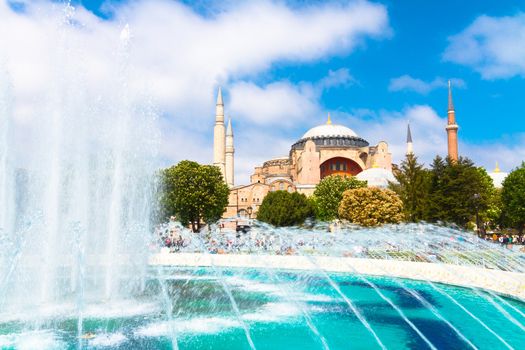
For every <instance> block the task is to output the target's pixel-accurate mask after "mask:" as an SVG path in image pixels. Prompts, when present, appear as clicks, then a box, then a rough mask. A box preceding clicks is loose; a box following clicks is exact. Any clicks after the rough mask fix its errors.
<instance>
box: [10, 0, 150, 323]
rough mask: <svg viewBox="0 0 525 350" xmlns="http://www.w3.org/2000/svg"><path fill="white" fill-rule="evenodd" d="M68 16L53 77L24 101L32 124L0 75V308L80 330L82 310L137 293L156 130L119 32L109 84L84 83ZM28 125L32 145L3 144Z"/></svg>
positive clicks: (82, 52) (85, 67) (69, 11)
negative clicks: (64, 307)
mask: <svg viewBox="0 0 525 350" xmlns="http://www.w3.org/2000/svg"><path fill="white" fill-rule="evenodd" d="M75 16H76V15H75V11H74V9H73V8H72V7H71V6H70V5H68V6H67V7H66V9H65V14H61V16H58V17H57V19H56V21H55V22H56V27H55V32H56V33H55V34H56V36H57V46H56V47H54V48H53V52H52V54H51V56H52V57H53V60H51V61H52V63H51V64H52V67H51V68H50V69H49V71H50V74H51V75H52V79H51V81H50V82H49V86H48V88H47V89H46V90H45V91H43V92H42V93H41V95H35V96H34V97H33V103H34V104H35V106H36V108H34V109H33V110H32V112H31V115H28V116H27V118H28V119H29V120H30V123H27V124H26V125H23V126H20V125H17V123H16V120H15V118H14V117H13V116H12V115H11V113H9V110H10V107H9V106H10V103H11V102H10V101H11V99H10V97H9V95H10V87H9V84H8V83H7V82H8V80H7V78H5V75H6V74H4V71H3V70H2V69H1V68H0V126H1V128H0V225H1V227H0V236H1V237H4V236H5V237H6V239H2V240H0V263H1V264H0V304H1V305H6V306H7V307H9V308H10V309H11V310H22V309H28V310H31V309H33V308H34V307H39V306H44V307H48V306H49V305H54V304H60V303H64V302H65V303H67V302H70V303H73V304H75V303H76V305H77V310H78V315H79V319H80V321H79V322H80V323H79V324H78V328H79V330H81V329H82V321H81V319H82V312H83V311H82V310H83V308H84V305H85V304H87V303H97V302H101V301H102V300H107V299H113V300H114V299H118V298H128V297H130V296H132V295H133V294H134V293H135V291H138V290H139V288H140V285H141V283H142V282H141V281H139V279H140V278H141V276H142V278H143V277H144V271H145V270H146V268H145V266H146V265H147V255H148V251H147V245H146V244H145V242H146V241H147V240H148V237H149V232H150V228H151V224H150V219H151V208H152V203H153V201H154V200H153V196H154V192H153V186H152V183H153V178H154V174H155V170H156V168H157V166H158V163H157V145H158V137H159V135H160V133H159V132H158V130H157V123H156V114H155V112H154V110H153V109H152V108H151V103H150V101H149V99H148V98H147V97H146V95H145V94H144V93H143V92H142V91H139V90H136V89H133V88H132V87H131V85H132V84H130V80H131V79H133V78H134V77H133V76H132V73H133V70H132V66H131V65H130V63H129V62H130V61H129V57H128V56H129V50H130V47H129V42H130V34H129V33H130V31H129V28H128V27H125V28H124V30H123V31H122V34H121V37H120V38H118V36H117V37H115V38H114V39H112V40H110V41H111V42H114V44H115V45H114V47H116V48H118V49H117V50H116V51H118V54H116V55H113V56H109V57H108V58H107V62H104V63H105V64H107V66H108V67H107V69H108V72H111V75H110V76H108V77H107V80H103V81H95V82H94V81H93V80H92V78H91V77H90V71H89V69H90V65H89V62H87V60H88V59H89V55H86V49H87V48H86V47H84V46H83V43H82V42H79V41H77V40H75V38H76V37H77V36H76V34H78V33H76V32H78V31H82V30H84V28H83V27H82V26H79V25H78V20H77V19H75ZM0 63H1V62H0ZM130 72H131V73H130ZM15 88H16V87H15ZM27 125H30V126H31V127H30V132H33V133H34V136H33V135H32V136H33V137H27V140H28V141H27V142H23V143H22V142H19V143H17V144H13V142H11V141H10V140H9V138H10V137H11V135H13V133H14V132H15V133H19V134H22V133H24V132H26V129H25V128H27ZM15 160H16V163H15ZM9 222H10V223H12V224H10V225H8V224H7V223H9ZM8 226H11V228H10V229H6V227H8ZM5 262H7V263H5ZM137 271H142V273H141V274H138V273H137ZM142 285H143V283H142ZM2 311H5V310H2Z"/></svg>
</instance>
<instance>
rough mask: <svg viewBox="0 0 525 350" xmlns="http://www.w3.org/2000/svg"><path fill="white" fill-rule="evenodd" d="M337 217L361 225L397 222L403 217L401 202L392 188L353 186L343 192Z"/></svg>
mask: <svg viewBox="0 0 525 350" xmlns="http://www.w3.org/2000/svg"><path fill="white" fill-rule="evenodd" d="M339 217H340V218H341V219H346V220H348V221H350V222H352V223H354V224H358V225H361V226H378V225H382V224H397V223H399V222H401V220H402V219H403V202H402V201H401V199H400V198H399V196H398V195H397V194H396V193H395V192H394V191H392V190H388V189H380V188H376V187H371V188H355V189H351V190H348V191H346V192H345V193H344V194H343V200H342V201H341V204H340V206H339Z"/></svg>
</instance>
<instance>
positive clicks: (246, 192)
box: [223, 183, 270, 219]
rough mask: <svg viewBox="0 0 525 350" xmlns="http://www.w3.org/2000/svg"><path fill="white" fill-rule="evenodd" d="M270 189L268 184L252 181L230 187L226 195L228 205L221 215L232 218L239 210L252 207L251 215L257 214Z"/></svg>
mask: <svg viewBox="0 0 525 350" xmlns="http://www.w3.org/2000/svg"><path fill="white" fill-rule="evenodd" d="M269 191H270V186H268V185H266V184H263V183H254V184H250V185H246V186H238V187H234V188H232V189H230V196H229V197H228V207H227V208H226V212H225V213H224V215H223V218H225V219H228V218H234V217H236V216H237V213H238V212H239V211H241V210H246V211H247V210H248V207H251V208H252V215H251V217H252V218H254V217H256V215H257V211H258V210H259V207H260V206H261V203H262V201H263V199H264V197H265V196H266V194H267V193H268V192H269Z"/></svg>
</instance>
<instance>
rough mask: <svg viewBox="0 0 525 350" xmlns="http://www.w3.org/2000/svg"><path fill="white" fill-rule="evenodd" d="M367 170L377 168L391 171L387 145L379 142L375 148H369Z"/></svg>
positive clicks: (390, 159)
mask: <svg viewBox="0 0 525 350" xmlns="http://www.w3.org/2000/svg"><path fill="white" fill-rule="evenodd" d="M370 153H371V154H370V157H369V162H368V164H367V168H372V167H378V168H383V169H387V170H392V153H390V151H389V149H388V144H387V143H386V142H385V141H381V142H379V143H378V144H377V146H375V147H373V148H371V152H370Z"/></svg>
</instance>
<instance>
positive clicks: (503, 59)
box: [443, 13, 525, 79]
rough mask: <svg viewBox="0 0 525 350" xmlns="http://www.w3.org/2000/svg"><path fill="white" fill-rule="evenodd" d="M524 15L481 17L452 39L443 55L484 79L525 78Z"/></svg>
mask: <svg viewBox="0 0 525 350" xmlns="http://www.w3.org/2000/svg"><path fill="white" fill-rule="evenodd" d="M524 43H525V14H524V13H518V14H516V15H514V16H509V17H489V16H480V17H478V18H477V19H476V20H475V21H474V22H473V23H472V24H471V25H470V26H468V27H467V28H465V29H464V30H463V31H462V32H460V33H459V34H456V35H454V36H451V37H450V38H449V46H448V47H447V48H446V50H445V52H444V54H443V58H444V59H445V60H447V61H450V62H455V63H459V64H462V65H466V66H470V67H472V68H473V69H474V70H476V71H477V72H479V73H480V74H481V75H482V77H483V78H485V79H498V78H510V77H513V76H522V77H525V45H524Z"/></svg>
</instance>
